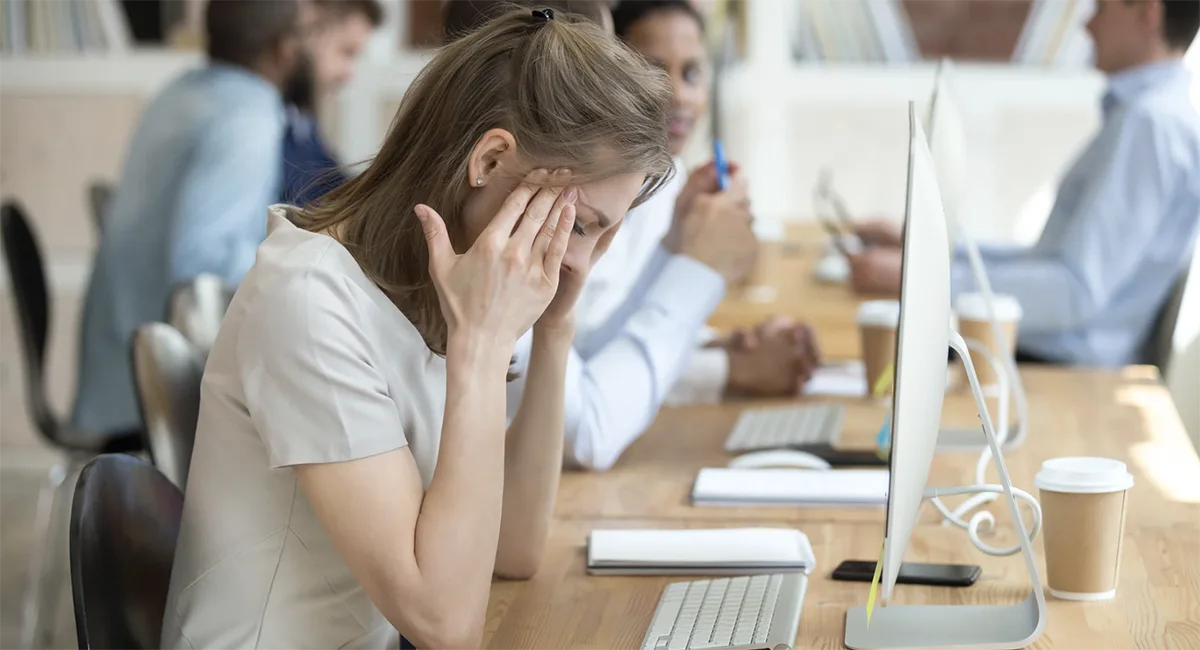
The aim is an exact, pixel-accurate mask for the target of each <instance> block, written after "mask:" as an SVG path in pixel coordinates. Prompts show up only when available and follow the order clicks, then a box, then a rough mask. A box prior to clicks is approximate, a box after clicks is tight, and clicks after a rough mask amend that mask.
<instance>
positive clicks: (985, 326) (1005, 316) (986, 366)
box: [954, 293, 1022, 386]
mask: <svg viewBox="0 0 1200 650" xmlns="http://www.w3.org/2000/svg"><path fill="white" fill-rule="evenodd" d="M954 311H955V313H956V314H957V315H958V333H959V334H962V337H963V338H964V339H967V340H968V341H971V340H973V341H975V342H977V343H980V344H982V345H983V347H985V348H987V350H988V351H989V352H991V353H992V356H994V357H996V359H997V360H999V361H1004V360H1005V355H1004V354H1002V353H1001V351H1000V349H999V348H998V347H997V345H996V337H995V336H994V335H993V332H992V323H991V317H992V315H993V314H994V315H995V317H996V322H997V324H998V325H1000V330H1001V331H1002V332H1003V335H1004V340H1005V343H1006V344H1007V347H1008V353H1009V355H1011V354H1013V352H1014V351H1015V350H1016V349H1017V325H1018V323H1020V322H1021V316H1022V313H1021V303H1019V302H1017V299H1016V298H1014V297H1012V296H1009V295H1006V294H994V295H993V296H992V300H991V304H990V305H989V303H988V300H987V299H986V297H985V296H984V295H983V294H981V293H965V294H962V295H960V296H959V297H958V299H957V300H955V302H954ZM971 365H973V366H975V374H976V376H978V377H979V385H980V386H994V385H996V384H998V383H999V377H998V376H997V375H996V371H994V370H993V369H992V364H991V363H990V362H989V361H988V360H987V358H986V357H985V356H984V355H982V354H980V353H979V352H976V351H975V350H971Z"/></svg>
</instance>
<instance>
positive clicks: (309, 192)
mask: <svg viewBox="0 0 1200 650" xmlns="http://www.w3.org/2000/svg"><path fill="white" fill-rule="evenodd" d="M311 1H312V4H313V6H314V7H315V9H316V12H317V25H318V27H317V29H316V30H315V31H314V33H313V35H312V38H311V39H309V44H310V48H309V54H310V56H311V57H312V62H313V75H312V78H311V81H312V83H310V84H307V85H304V86H297V87H295V88H294V89H293V92H292V93H289V94H288V96H286V97H284V99H285V101H287V102H288V104H289V106H288V111H287V116H288V120H287V126H286V128H285V129H284V137H283V192H282V194H281V196H280V200H281V201H282V202H283V203H291V204H293V205H308V204H309V203H312V202H313V201H315V200H316V199H318V198H319V197H321V196H322V195H323V194H325V193H326V192H329V191H330V190H332V189H334V188H336V187H337V186H339V185H341V184H342V183H343V182H344V181H345V180H346V176H345V174H344V173H343V172H342V171H341V169H339V167H338V162H337V159H336V158H335V157H334V156H333V154H332V153H331V152H330V150H329V147H328V146H326V145H325V141H324V139H323V138H322V137H321V130H320V128H319V127H318V126H317V121H316V119H314V115H313V114H314V112H315V110H316V108H317V106H316V105H317V103H318V99H319V98H322V97H328V96H330V95H332V94H333V93H335V92H337V91H338V90H339V89H340V88H341V87H342V86H344V85H345V84H346V82H348V81H350V77H352V76H354V67H355V64H356V62H357V60H358V56H359V54H360V53H361V52H362V50H363V48H364V47H365V46H366V43H367V39H368V38H370V36H371V32H372V31H374V30H375V29H377V28H378V27H379V26H380V24H382V23H383V7H382V5H380V4H379V0H311Z"/></svg>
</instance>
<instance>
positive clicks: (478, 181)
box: [475, 176, 483, 185]
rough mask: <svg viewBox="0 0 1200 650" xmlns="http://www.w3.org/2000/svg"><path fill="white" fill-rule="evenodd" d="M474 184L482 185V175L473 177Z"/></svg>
mask: <svg viewBox="0 0 1200 650" xmlns="http://www.w3.org/2000/svg"><path fill="white" fill-rule="evenodd" d="M475 184H476V185H483V177H482V176H480V177H479V178H476V179H475Z"/></svg>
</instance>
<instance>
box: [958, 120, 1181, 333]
mask: <svg viewBox="0 0 1200 650" xmlns="http://www.w3.org/2000/svg"><path fill="white" fill-rule="evenodd" d="M1117 138H1118V139H1117V140H1116V142H1115V143H1114V145H1113V146H1112V147H1111V150H1110V151H1109V152H1108V155H1107V156H1106V158H1105V160H1104V161H1103V162H1102V164H1101V166H1100V170H1099V171H1098V173H1097V174H1096V175H1095V176H1093V177H1092V178H1090V179H1088V180H1087V186H1086V188H1084V190H1083V194H1082V196H1081V197H1080V200H1079V203H1078V206H1077V208H1076V212H1075V213H1074V214H1063V215H1056V218H1061V219H1064V220H1066V222H1067V224H1068V225H1067V226H1066V231H1065V232H1064V233H1063V235H1062V237H1061V238H1060V241H1061V245H1060V246H1059V247H1058V248H1056V249H1052V250H1051V249H1047V248H1045V247H1043V246H1035V247H1033V248H1032V249H1030V250H1029V251H1028V252H1026V253H1024V254H1021V255H1016V256H1012V257H993V258H992V259H988V260H985V263H986V265H987V272H988V278H989V280H990V281H991V284H992V289H993V290H994V291H995V292H997V293H1007V294H1011V295H1013V296H1016V298H1017V299H1018V300H1019V301H1020V302H1021V305H1022V307H1023V311H1024V313H1025V316H1024V318H1023V319H1022V321H1021V329H1022V331H1029V332H1039V331H1061V330H1071V329H1078V328H1080V327H1082V326H1083V325H1085V324H1086V323H1087V322H1088V321H1089V320H1091V319H1093V318H1094V317H1095V316H1096V315H1097V314H1098V313H1099V312H1100V311H1101V310H1103V309H1104V308H1105V306H1106V305H1107V304H1108V302H1109V300H1110V299H1111V298H1112V295H1113V294H1114V293H1115V292H1116V291H1117V290H1118V289H1119V288H1121V287H1122V286H1123V285H1124V284H1125V282H1126V281H1127V280H1128V279H1129V278H1130V277H1131V276H1132V275H1133V274H1134V273H1135V272H1136V271H1137V268H1138V266H1139V264H1140V263H1141V260H1142V258H1143V256H1144V255H1145V253H1146V251H1147V249H1148V248H1149V247H1150V246H1151V244H1152V243H1153V241H1154V238H1155V236H1156V233H1157V232H1158V230H1159V227H1160V225H1161V221H1162V219H1163V217H1164V215H1165V214H1166V212H1167V210H1166V208H1167V206H1166V202H1167V201H1168V200H1169V199H1170V197H1171V195H1172V190H1173V188H1174V186H1175V184H1176V183H1177V182H1178V175H1179V173H1180V169H1181V168H1180V165H1179V164H1178V162H1177V161H1176V160H1175V155H1176V152H1175V145H1174V143H1173V142H1172V141H1171V135H1170V133H1169V132H1168V130H1167V129H1165V128H1163V125H1162V124H1159V123H1157V122H1155V121H1154V120H1153V118H1152V117H1151V116H1148V115H1143V114H1135V115H1131V116H1129V117H1127V118H1126V121H1125V124H1124V125H1123V128H1122V130H1121V132H1120V134H1119V135H1118V136H1117ZM953 280H954V287H955V291H956V292H961V291H971V290H975V289H976V286H975V281H974V276H973V275H972V273H971V270H970V266H969V264H968V263H967V261H966V259H965V257H963V258H959V259H956V260H955V263H954V267H953Z"/></svg>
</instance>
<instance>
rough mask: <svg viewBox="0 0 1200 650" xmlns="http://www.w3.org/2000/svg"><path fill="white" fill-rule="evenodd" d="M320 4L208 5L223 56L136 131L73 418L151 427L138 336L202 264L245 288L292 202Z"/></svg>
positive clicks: (215, 54) (215, 51) (186, 79)
mask: <svg viewBox="0 0 1200 650" xmlns="http://www.w3.org/2000/svg"><path fill="white" fill-rule="evenodd" d="M311 20H312V15H311V8H310V7H308V4H307V2H301V1H299V0H280V1H277V2H262V1H261V0H221V1H220V2H210V3H209V5H208V7H207V10H206V15H205V26H206V30H207V33H208V46H207V47H208V57H209V64H208V65H207V66H205V67H203V68H200V69H197V70H192V71H189V72H186V73H184V75H183V76H182V77H180V78H179V79H177V80H175V81H174V82H172V83H171V84H170V85H168V86H167V88H166V89H164V90H163V91H162V92H161V93H160V94H159V95H158V97H156V98H154V99H153V100H152V101H151V102H150V104H149V105H148V106H147V107H146V110H145V111H144V112H143V113H142V116H141V120H140V121H139V123H138V127H137V130H136V131H135V133H134V136H133V141H132V143H131V145H130V149H129V153H128V155H127V156H126V160H125V169H124V173H123V175H122V179H121V185H120V187H119V188H118V189H117V192H116V196H115V198H114V200H113V202H112V205H111V208H110V210H109V213H108V217H107V224H106V226H105V228H104V234H103V236H102V238H101V241H100V247H99V250H98V251H97V252H96V259H95V263H94V268H93V271H92V277H91V280H90V282H89V285H88V292H87V301H86V304H85V306H84V315H83V328H82V343H81V347H80V359H79V388H78V392H77V395H76V401H75V408H74V414H73V422H74V424H75V426H77V427H79V428H81V429H84V430H88V431H111V430H117V429H128V428H134V427H137V426H139V422H140V421H141V417H140V415H139V413H138V407H137V400H136V397H135V392H134V385H133V369H132V364H131V362H130V351H129V346H130V340H131V338H132V336H133V332H134V330H135V329H137V327H138V326H140V325H142V324H143V323H147V322H152V321H161V320H163V318H164V317H165V315H166V311H167V303H168V301H169V298H170V294H171V290H172V288H173V287H174V286H175V285H176V284H178V283H180V282H183V281H186V280H190V279H192V278H194V277H196V276H197V275H199V274H201V273H213V274H216V275H218V276H220V277H221V278H222V279H223V280H224V281H225V282H226V283H227V284H229V285H230V286H236V285H237V284H238V282H240V281H241V279H242V275H243V274H244V273H245V272H246V271H247V270H248V269H249V268H250V266H251V265H252V264H253V263H254V255H255V251H256V249H257V248H258V245H259V244H260V243H261V242H262V240H263V238H264V237H266V228H267V216H266V215H267V207H268V206H269V205H271V204H272V203H274V202H275V201H276V200H277V199H278V198H279V172H280V169H282V161H281V158H280V146H279V143H280V141H281V140H282V139H283V123H284V112H283V100H282V92H283V91H284V90H285V89H287V88H289V87H292V86H294V85H296V84H298V83H302V82H303V80H304V75H306V74H307V71H308V69H309V66H308V65H306V62H305V54H304V48H303V46H302V43H301V38H302V35H303V34H304V33H305V31H306V30H307V29H309V27H310V23H311Z"/></svg>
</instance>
